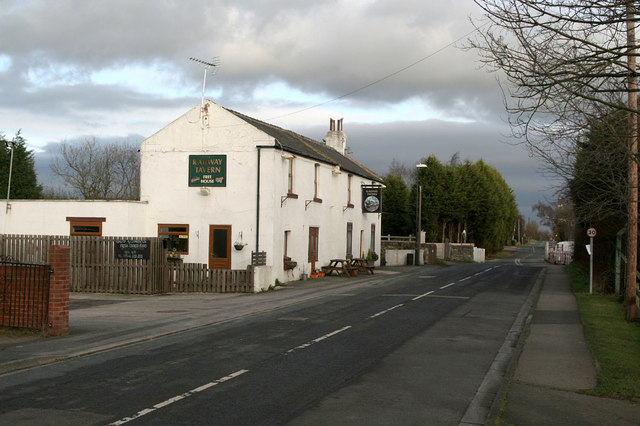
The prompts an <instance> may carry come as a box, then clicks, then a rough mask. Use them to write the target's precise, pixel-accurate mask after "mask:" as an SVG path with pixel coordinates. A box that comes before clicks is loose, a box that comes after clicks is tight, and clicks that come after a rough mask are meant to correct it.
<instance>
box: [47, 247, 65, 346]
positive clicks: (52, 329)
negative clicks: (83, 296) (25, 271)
mask: <svg viewBox="0 0 640 426" xmlns="http://www.w3.org/2000/svg"><path fill="white" fill-rule="evenodd" d="M49 263H50V264H51V269H52V270H53V274H52V275H51V280H50V282H49V323H48V327H47V334H49V335H51V336H60V335H64V334H69V282H70V280H71V249H70V248H69V246H51V248H50V249H49Z"/></svg>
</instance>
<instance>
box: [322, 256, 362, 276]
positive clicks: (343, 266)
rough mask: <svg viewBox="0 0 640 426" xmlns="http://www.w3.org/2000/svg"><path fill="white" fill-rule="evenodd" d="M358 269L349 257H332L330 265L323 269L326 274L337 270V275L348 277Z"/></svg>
mask: <svg viewBox="0 0 640 426" xmlns="http://www.w3.org/2000/svg"><path fill="white" fill-rule="evenodd" d="M355 269H358V268H357V267H354V266H353V265H351V264H350V262H349V261H348V260H347V259H331V261H330V262H329V266H323V267H322V270H323V271H324V273H325V275H330V274H331V273H332V272H335V273H336V275H341V274H342V275H344V276H346V277H351V276H352V275H354V274H353V270H355Z"/></svg>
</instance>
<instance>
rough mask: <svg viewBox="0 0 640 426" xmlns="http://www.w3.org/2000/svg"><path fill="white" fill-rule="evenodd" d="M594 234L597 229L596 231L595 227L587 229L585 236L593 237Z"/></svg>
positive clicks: (596, 233)
mask: <svg viewBox="0 0 640 426" xmlns="http://www.w3.org/2000/svg"><path fill="white" fill-rule="evenodd" d="M596 235H598V231H596V228H589V229H587V237H589V238H594V237H595V236H596Z"/></svg>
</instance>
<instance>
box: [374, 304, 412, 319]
mask: <svg viewBox="0 0 640 426" xmlns="http://www.w3.org/2000/svg"><path fill="white" fill-rule="evenodd" d="M400 306H404V303H400V304H399V305H396V306H392V307H390V308H389V309H385V310H384V311H380V312H378V313H377V314H374V315H371V316H370V317H369V319H371V318H375V317H379V316H380V315H384V314H386V313H387V312H389V311H393V310H394V309H397V308H399V307H400Z"/></svg>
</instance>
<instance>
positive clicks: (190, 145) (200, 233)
mask: <svg viewBox="0 0 640 426" xmlns="http://www.w3.org/2000/svg"><path fill="white" fill-rule="evenodd" d="M206 106H207V112H206V115H205V119H206V121H205V123H204V125H203V121H201V119H200V106H197V107H195V108H193V109H191V110H190V111H188V112H187V113H186V114H184V115H183V116H181V117H179V118H177V119H176V120H175V121H174V122H173V123H171V124H169V125H168V126H167V127H165V128H164V129H162V130H160V131H158V132H157V133H156V134H154V135H153V136H151V137H150V138H148V139H147V140H145V141H144V142H143V143H142V145H141V148H140V156H141V181H140V199H141V201H65V200H52V201H48V200H47V201H44V200H33V201H12V202H11V204H12V209H11V210H10V212H9V213H8V214H5V212H4V204H3V205H2V206H1V207H3V208H1V209H0V232H3V233H7V234H49V235H69V222H68V221H67V220H66V218H67V217H105V218H106V221H105V222H104V223H103V235H104V236H140V237H145V236H146V237H155V236H157V235H158V234H157V233H158V224H186V225H189V253H188V255H186V256H184V261H185V262H194V263H205V264H206V263H208V256H209V226H210V225H231V227H232V228H231V243H232V245H233V243H235V242H242V243H243V244H246V245H245V246H244V248H243V249H242V250H240V251H237V250H235V249H234V248H233V246H232V248H231V268H232V269H245V268H246V267H247V265H249V264H251V251H252V250H255V249H256V237H257V235H256V230H257V217H256V213H257V211H256V206H257V186H258V175H257V168H258V163H257V161H258V147H261V148H260V156H261V160H260V169H261V170H260V211H259V228H260V229H259V233H260V235H259V250H260V251H265V252H266V253H267V265H266V267H265V268H262V269H261V272H260V274H259V276H260V278H259V279H260V282H259V283H258V285H257V287H256V289H257V290H260V289H265V288H268V287H269V285H273V284H274V283H275V280H276V279H279V280H280V281H282V282H286V281H290V280H294V279H299V278H300V275H301V274H302V273H303V272H306V273H309V272H310V268H311V265H310V263H309V262H308V243H309V228H310V227H312V226H315V227H318V228H319V253H318V254H319V260H318V262H317V263H316V268H317V269H320V267H321V266H324V265H327V264H328V263H329V261H330V259H333V258H344V257H345V256H346V229H347V222H352V223H353V237H352V238H353V240H352V247H353V256H354V257H359V256H361V255H362V252H364V253H365V255H366V253H367V252H368V250H369V247H370V238H371V237H370V234H371V224H375V230H376V236H375V240H376V241H375V251H376V252H377V253H378V254H379V253H380V228H381V226H380V215H379V214H370V213H369V214H364V213H362V200H361V185H362V184H371V183H374V182H372V181H370V180H366V179H364V178H361V177H359V176H356V175H353V177H352V183H351V204H353V207H350V208H346V206H347V186H348V173H347V172H345V171H342V172H341V173H339V174H336V173H333V172H332V170H333V168H334V166H333V165H332V164H327V163H322V162H316V161H314V160H311V159H308V158H304V157H301V156H297V157H296V158H295V160H294V187H293V192H294V193H296V194H297V195H298V198H297V199H294V198H287V199H286V200H285V201H284V202H282V197H283V196H286V194H287V176H288V162H287V160H286V159H284V158H283V156H282V155H283V151H282V147H280V146H279V145H278V143H277V141H275V140H274V139H273V138H272V137H270V136H269V135H267V134H266V133H264V132H262V131H260V130H258V129H257V128H255V127H253V126H251V125H250V124H248V123H247V122H245V121H243V120H241V119H240V118H238V117H237V116H236V115H234V114H232V113H230V112H228V111H227V110H225V109H223V108H221V107H219V106H217V105H216V104H213V103H209V102H207V104H206ZM189 155H226V171H227V182H226V186H225V187H208V188H207V189H208V192H209V194H208V195H205V194H204V193H203V192H202V191H201V189H200V187H189V184H188V173H189V164H188V161H189ZM316 164H319V184H318V185H319V186H318V194H317V198H320V199H322V202H321V203H320V202H314V201H310V202H308V201H309V200H313V198H314V170H315V165H316ZM307 202H308V203H307ZM306 204H308V205H306ZM285 230H288V231H290V239H289V249H288V255H289V257H291V258H292V260H294V261H296V262H298V266H297V267H296V268H295V269H294V270H293V271H288V272H287V271H285V270H284V268H283V257H284V231H285ZM361 231H364V232H363V239H362V247H361V245H360V233H361ZM241 235H242V237H241Z"/></svg>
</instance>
